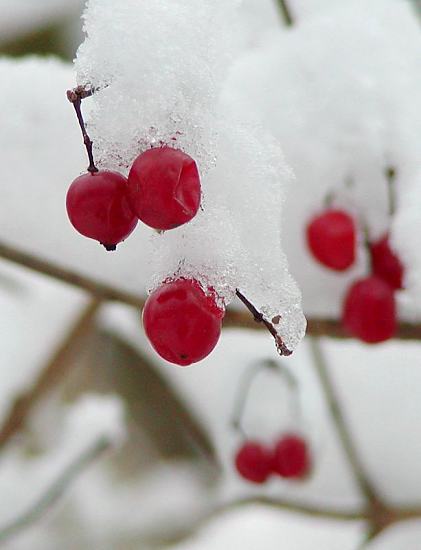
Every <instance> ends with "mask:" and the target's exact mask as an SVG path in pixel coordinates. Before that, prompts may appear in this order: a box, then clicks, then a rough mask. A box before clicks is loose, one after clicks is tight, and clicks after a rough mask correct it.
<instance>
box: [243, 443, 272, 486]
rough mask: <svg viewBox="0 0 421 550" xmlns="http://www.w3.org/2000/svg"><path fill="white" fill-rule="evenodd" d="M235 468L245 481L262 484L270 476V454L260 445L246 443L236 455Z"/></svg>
mask: <svg viewBox="0 0 421 550" xmlns="http://www.w3.org/2000/svg"><path fill="white" fill-rule="evenodd" d="M235 467H236V469H237V471H238V473H239V474H240V476H241V477H243V478H244V479H246V480H247V481H251V482H252V483H264V482H265V481H266V480H267V478H268V477H269V475H270V474H271V467H272V453H271V451H270V450H269V449H267V448H266V447H264V446H263V445H261V444H260V443H256V442H254V441H247V442H246V443H244V444H243V445H242V446H241V447H240V449H239V450H238V452H237V454H236V457H235Z"/></svg>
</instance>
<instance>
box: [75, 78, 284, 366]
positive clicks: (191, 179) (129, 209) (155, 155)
mask: <svg viewBox="0 0 421 550" xmlns="http://www.w3.org/2000/svg"><path fill="white" fill-rule="evenodd" d="M94 92H95V90H94V89H85V88H83V87H78V88H76V89H75V90H69V91H68V92H67V97H68V99H69V101H70V102H71V103H72V104H73V107H74V109H75V112H76V116H77V119H78V122H79V126H80V129H81V131H82V136H83V142H84V145H85V147H86V151H87V154H88V158H89V167H88V170H87V173H86V174H83V175H82V176H79V177H78V178H76V179H75V180H74V181H73V182H72V184H71V185H70V188H69V190H68V192H67V198H66V207H67V213H68V216H69V219H70V222H71V223H72V225H73V226H74V227H75V229H76V230H77V231H78V232H79V233H81V234H82V235H84V236H85V237H88V238H91V239H94V240H97V241H99V242H100V243H101V244H102V245H103V246H104V247H105V248H106V249H107V250H115V249H116V246H117V244H118V243H120V242H122V241H123V240H124V239H126V238H127V237H128V236H129V235H130V234H131V233H132V232H133V230H134V229H135V227H136V225H137V222H138V220H141V221H143V222H144V223H145V224H146V225H148V226H149V227H152V228H153V229H156V230H157V231H166V230H169V229H174V228H176V227H179V226H180V225H183V224H186V223H188V222H189V221H191V220H192V219H193V218H194V217H195V216H196V214H197V212H198V210H199V207H200V200H201V184H200V176H199V171H198V168H197V165H196V162H195V161H194V160H193V159H192V158H191V157H190V156H189V155H187V154H186V153H184V152H183V151H180V150H178V149H175V148H173V147H169V146H167V145H165V144H161V146H160V147H153V148H151V149H149V150H147V151H144V152H143V153H141V154H140V155H139V156H138V157H137V158H136V159H135V160H134V162H133V164H132V166H131V169H130V171H129V175H128V178H125V177H124V176H123V175H122V174H120V173H118V172H111V171H108V170H101V171H100V170H98V168H97V167H96V166H95V162H94V156H93V143H92V141H91V139H90V137H89V136H88V134H87V131H86V126H85V122H84V119H83V116H82V107H81V104H82V99H85V98H86V97H89V96H91V95H92V94H93V93H94ZM236 295H237V296H238V297H239V299H240V300H241V301H242V302H243V304H244V305H245V306H246V307H247V309H248V310H249V311H250V313H251V314H252V315H253V316H254V318H255V320H256V321H257V322H259V323H263V324H264V326H265V327H266V328H267V329H268V330H269V332H270V333H271V334H272V336H273V337H274V339H275V342H276V345H277V348H278V350H279V353H280V354H281V355H290V354H291V351H290V350H289V349H288V348H287V347H286V346H285V344H284V343H283V341H282V339H281V337H280V336H279V335H278V334H277V332H276V329H275V327H274V326H273V324H272V323H271V322H270V321H269V320H267V319H266V318H265V317H264V315H263V314H262V313H260V312H259V311H258V310H257V309H256V308H255V307H254V306H253V304H252V303H251V302H250V301H249V300H248V299H247V298H246V297H245V296H244V295H243V294H242V293H241V292H240V291H239V290H238V289H236ZM220 304H222V300H221V299H219V297H218V296H217V294H216V292H215V291H214V289H212V288H206V289H205V288H203V287H202V286H201V285H200V283H199V282H198V281H197V280H195V279H188V278H184V277H181V276H179V277H178V278H173V279H169V280H166V281H164V282H163V283H162V284H161V286H160V287H159V288H157V289H156V290H155V291H154V292H152V294H151V295H150V296H149V297H148V299H147V301H146V304H145V307H144V310H143V324H144V328H145V332H146V335H147V337H148V338H149V341H150V342H151V344H152V346H153V348H154V349H155V350H156V352H157V353H158V354H159V355H160V356H161V357H162V358H164V359H166V360H167V361H169V362H171V363H175V364H176V365H180V366H187V365H191V364H192V363H196V362H197V361H200V360H202V359H204V358H205V357H206V356H207V355H209V353H210V352H211V351H212V350H213V349H214V347H215V346H216V344H217V342H218V340H219V336H220V334H221V326H222V319H223V317H224V315H225V306H224V305H223V304H222V305H220Z"/></svg>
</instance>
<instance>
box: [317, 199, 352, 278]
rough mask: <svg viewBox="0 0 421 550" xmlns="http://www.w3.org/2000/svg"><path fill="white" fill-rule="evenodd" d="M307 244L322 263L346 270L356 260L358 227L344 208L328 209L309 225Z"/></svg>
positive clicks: (332, 267)
mask: <svg viewBox="0 0 421 550" xmlns="http://www.w3.org/2000/svg"><path fill="white" fill-rule="evenodd" d="M307 244H308V246H309V248H310V250H311V252H312V254H313V256H314V257H315V258H316V260H318V261H319V262H320V263H321V264H323V265H325V266H326V267H329V268H330V269H334V270H336V271H345V269H348V268H349V267H350V266H351V265H352V264H353V263H354V261H355V247H356V229H355V223H354V220H353V218H352V217H351V216H350V215H349V214H348V213H347V212H344V211H343V210H326V211H325V212H323V214H320V215H319V216H317V217H315V218H313V220H312V221H311V222H310V223H309V224H308V226H307Z"/></svg>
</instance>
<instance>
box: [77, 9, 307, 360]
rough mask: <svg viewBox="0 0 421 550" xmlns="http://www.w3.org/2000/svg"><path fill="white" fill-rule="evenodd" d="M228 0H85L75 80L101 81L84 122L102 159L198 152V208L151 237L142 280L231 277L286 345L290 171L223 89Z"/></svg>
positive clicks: (296, 322) (120, 165)
mask: <svg viewBox="0 0 421 550" xmlns="http://www.w3.org/2000/svg"><path fill="white" fill-rule="evenodd" d="M235 5H236V2H234V1H231V2H230V3H227V2H225V1H224V2H220V1H218V2H215V1H212V2H211V1H208V2H202V3H201V7H200V9H199V10H197V6H196V3H194V2H191V0H179V1H177V2H173V3H172V4H171V7H170V8H169V7H168V5H167V3H162V2H154V3H153V4H139V3H138V2H133V1H131V0H125V1H124V2H121V3H120V4H119V6H118V8H116V7H115V4H114V3H111V2H107V1H103V0H101V1H98V0H91V1H90V2H89V3H88V6H87V10H86V12H85V16H84V19H85V32H86V34H87V38H86V40H85V42H84V43H83V44H82V46H81V47H80V49H79V52H78V57H77V61H76V68H77V72H78V83H79V84H80V85H83V86H86V87H88V88H93V89H95V90H98V91H97V92H95V94H94V95H93V97H92V103H93V108H92V111H91V112H90V116H89V119H88V128H89V131H90V132H91V138H92V139H93V140H94V143H95V144H96V146H95V151H96V153H97V156H98V162H99V165H100V166H101V167H104V168H109V169H119V170H120V171H123V172H125V173H126V172H127V170H128V168H129V167H130V165H131V163H132V162H133V160H134V158H135V157H136V156H137V155H138V154H139V153H140V152H141V151H143V150H145V149H147V148H148V147H149V146H151V145H155V146H156V145H159V144H160V143H165V144H170V145H174V146H176V147H179V148H181V149H183V150H184V151H185V152H187V153H189V154H191V155H192V156H193V158H195V160H197V161H198V164H199V169H200V171H201V175H202V189H203V201H202V207H203V211H202V212H200V214H199V215H198V216H197V217H196V218H195V220H194V221H193V222H192V223H190V224H188V225H186V226H184V227H182V228H179V229H177V230H173V231H170V232H167V233H166V234H165V235H162V234H161V235H159V236H155V238H154V239H153V241H152V247H151V249H150V251H149V253H148V257H149V256H150V253H151V252H152V253H153V256H152V258H151V260H150V265H149V267H150V271H151V273H150V277H149V280H150V281H151V282H150V284H149V290H151V289H153V288H154V287H156V286H157V285H158V284H160V283H161V282H162V281H163V280H166V279H167V278H171V277H174V276H185V277H193V278H195V279H197V280H199V281H201V282H202V283H203V286H204V288H207V287H213V288H214V289H215V290H216V292H217V293H218V294H219V296H220V297H221V299H223V300H224V302H225V303H228V302H229V301H230V300H232V298H233V296H234V293H235V290H236V289H237V288H239V289H240V290H241V291H242V292H243V293H244V294H245V295H246V297H248V298H249V299H250V300H251V301H252V302H253V303H254V305H255V306H256V307H257V308H258V309H259V310H260V311H262V312H263V313H264V314H265V315H266V317H267V318H268V319H273V318H275V317H277V316H278V315H281V318H280V322H279V323H278V324H277V326H276V328H277V330H278V332H279V334H280V335H281V337H282V338H283V340H284V343H285V344H286V346H287V347H288V348H289V349H291V350H293V349H294V348H295V347H296V346H297V344H298V343H299V341H300V340H301V338H302V337H303V335H304V331H305V319H304V316H303V314H302V311H301V306H300V302H301V295H300V292H299V290H298V288H297V286H296V284H295V283H294V281H293V279H292V277H291V275H290V274H289V272H288V264H287V260H286V257H285V255H284V254H283V252H282V249H281V247H280V244H281V225H280V222H281V217H282V213H281V212H282V203H283V200H284V195H285V189H286V187H287V186H288V184H289V183H290V182H291V180H292V174H291V171H290V169H289V168H288V167H287V166H286V164H285V161H284V159H283V156H282V152H281V151H280V149H279V147H278V145H277V143H276V141H275V140H274V139H273V138H272V137H271V136H270V135H269V134H268V133H267V132H266V131H265V130H264V128H262V127H261V126H260V125H259V124H258V119H257V118H256V117H255V116H254V115H253V112H252V111H251V110H250V108H249V106H245V105H244V104H243V103H242V102H241V100H240V98H239V97H238V96H237V94H233V93H231V92H224V91H223V86H222V84H223V81H224V76H225V74H226V72H227V66H228V61H229V58H230V52H231V50H230V48H229V46H228V44H229V43H230V42H231V41H232V42H234V43H235V40H234V39H232V37H233V36H235V29H236V26H235V25H234V24H233V21H234V19H233V9H234V7H235ZM157 22H158V23H157ZM152 23H154V24H152ZM122 29H124V38H122V34H123V33H122ZM157 38H158V39H159V38H160V39H161V40H160V42H159V45H158V44H157ZM117 44H118V47H117ZM151 44H154V46H153V47H151ZM139 51H140V52H143V55H139ZM210 52H211V53H210ZM157 66H159V67H160V70H159V71H156V67H157ZM251 227H252V228H253V231H250V228H251ZM227 236H228V238H227Z"/></svg>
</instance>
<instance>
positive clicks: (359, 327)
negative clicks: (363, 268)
mask: <svg viewBox="0 0 421 550" xmlns="http://www.w3.org/2000/svg"><path fill="white" fill-rule="evenodd" d="M307 243H308V247H309V249H310V251H311V252H312V254H313V256H314V258H316V260H318V261H319V262H320V263H321V264H323V265H324V266H326V267H328V268H330V269H333V270H335V271H345V270H347V269H348V268H350V267H351V266H352V265H353V264H354V262H355V256H356V247H357V226H356V223H355V220H354V219H353V217H352V216H351V215H350V214H349V213H347V212H345V211H343V210H339V209H334V208H328V209H326V210H325V211H324V212H323V213H321V214H320V215H318V216H316V217H315V218H313V219H312V220H311V221H310V223H309V224H308V225H307ZM367 248H368V253H369V255H370V260H371V271H372V273H371V274H370V275H369V276H367V277H364V278H363V279H360V280H358V281H356V282H355V283H354V284H353V285H352V286H351V288H350V289H349V290H348V292H347V294H346V296H345V299H344V302H343V311H342V324H343V326H344V328H345V329H346V330H347V331H348V332H349V334H351V335H352V336H354V337H356V338H359V339H360V340H362V341H364V342H367V343H371V344H374V343H379V342H383V341H385V340H388V339H390V338H392V337H393V335H394V334H395V332H396V327H397V321H396V304H395V291H396V290H399V289H402V288H403V284H402V281H403V275H404V269H403V266H402V263H401V261H400V260H399V258H398V257H397V256H396V254H395V253H394V252H393V250H392V249H391V246H390V240H389V235H388V234H385V235H384V236H383V237H382V238H381V239H379V240H378V241H375V242H368V243H367Z"/></svg>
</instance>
